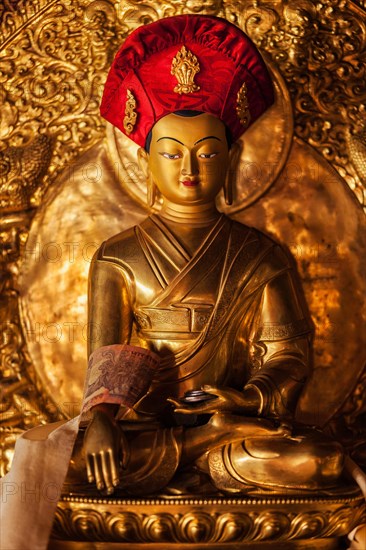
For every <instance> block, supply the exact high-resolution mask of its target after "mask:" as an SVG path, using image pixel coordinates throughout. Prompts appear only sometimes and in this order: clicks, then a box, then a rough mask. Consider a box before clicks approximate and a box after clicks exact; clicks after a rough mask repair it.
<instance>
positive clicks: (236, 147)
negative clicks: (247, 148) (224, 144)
mask: <svg viewBox="0 0 366 550" xmlns="http://www.w3.org/2000/svg"><path fill="white" fill-rule="evenodd" d="M242 150H243V143H242V142H241V141H236V142H235V143H233V144H232V145H231V147H230V151H229V162H230V171H231V172H235V171H236V170H237V167H238V163H239V160H240V155H241V153H242Z"/></svg>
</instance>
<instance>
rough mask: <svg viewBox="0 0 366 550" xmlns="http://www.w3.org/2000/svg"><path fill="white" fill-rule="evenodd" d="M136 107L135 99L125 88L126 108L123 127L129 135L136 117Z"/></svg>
mask: <svg viewBox="0 0 366 550" xmlns="http://www.w3.org/2000/svg"><path fill="white" fill-rule="evenodd" d="M135 108H136V99H135V98H134V96H133V94H132V92H131V91H130V90H127V99H126V109H125V117H124V119H123V127H124V129H125V130H126V134H127V135H128V136H129V135H130V133H131V132H132V130H133V128H134V126H135V124H136V119H137V113H136V111H135Z"/></svg>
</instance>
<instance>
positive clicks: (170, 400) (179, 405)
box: [167, 397, 182, 408]
mask: <svg viewBox="0 0 366 550" xmlns="http://www.w3.org/2000/svg"><path fill="white" fill-rule="evenodd" d="M167 401H169V403H171V404H172V405H174V407H175V408H177V407H181V406H182V403H181V402H180V401H179V400H178V399H173V398H172V397H168V399H167Z"/></svg>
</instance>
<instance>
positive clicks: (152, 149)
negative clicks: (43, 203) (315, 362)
mask: <svg viewBox="0 0 366 550" xmlns="http://www.w3.org/2000/svg"><path fill="white" fill-rule="evenodd" d="M168 29H169V33H170V34H167V30H168ZM172 37H173V38H172ZM223 37H224V38H223ZM154 40H156V41H157V42H158V46H157V47H156V48H152V49H151V50H150V51H147V50H146V49H145V51H144V52H143V53H141V51H142V50H141V49H143V48H145V46H146V44H149V43H153V41H154ZM195 42H197V44H196V46H194V43H195ZM206 43H207V44H209V45H208V46H207V45H206ZM157 52H158V53H157ZM138 54H139V55H140V58H138V57H137V55H138ZM215 67H218V68H219V71H218V74H217V75H215V77H214V78H215V80H213V79H211V76H212V74H211V71H212V69H215ZM154 71H155V72H154ZM156 71H157V72H159V73H160V72H161V74H162V81H161V82H158V83H157V82H156V79H155V75H156ZM230 75H234V76H232V80H230V79H229V76H230ZM170 81H171V82H170ZM173 84H174V85H173ZM147 100H149V101H150V105H149V104H148V103H147ZM272 101H273V90H272V87H271V82H270V77H269V74H268V72H267V70H266V68H265V65H264V63H263V61H262V59H261V57H260V55H259V53H258V52H257V50H256V49H255V47H254V46H253V44H252V43H251V42H250V41H249V40H248V39H247V37H246V36H245V35H244V34H243V33H242V32H241V31H240V30H239V29H237V28H236V27H234V26H233V25H231V24H229V23H227V22H226V21H223V20H220V19H216V18H210V17H200V16H181V17H175V18H170V19H169V18H168V19H165V20H161V21H159V22H156V23H153V24H151V25H147V26H145V27H141V28H139V29H137V30H136V31H135V32H134V33H132V35H131V36H130V37H129V39H128V40H127V41H126V43H125V44H124V45H123V46H122V48H121V50H120V51H119V52H118V54H117V56H116V58H115V61H114V64H113V66H112V69H111V71H110V74H109V77H108V79H107V83H106V87H105V95H104V99H103V103H102V113H103V116H104V117H105V118H107V120H109V121H111V122H112V123H114V124H115V125H116V126H117V127H119V128H120V129H121V130H122V131H123V132H124V133H125V134H126V135H128V136H129V137H131V139H133V140H134V141H135V142H136V143H138V144H140V145H142V146H141V148H140V149H139V152H138V157H139V159H138V160H139V165H140V168H141V169H142V171H143V173H144V174H145V177H146V180H147V182H148V189H149V191H148V195H149V202H150V206H153V204H154V202H155V200H156V196H157V193H159V194H160V196H161V198H162V207H161V210H160V211H159V213H154V214H152V215H150V216H149V217H148V218H147V219H146V220H145V221H143V222H142V223H141V224H140V225H138V226H135V227H133V228H131V229H130V230H127V231H125V232H122V233H121V234H118V235H116V236H115V237H112V238H111V239H109V240H108V241H106V242H105V243H104V244H103V245H102V246H101V247H100V249H99V250H98V252H97V254H96V255H95V257H94V260H93V262H92V265H91V268H90V285H89V321H90V322H89V326H90V327H91V328H90V334H89V355H90V357H91V366H90V369H92V370H93V369H94V370H93V372H92V375H91V377H90V376H89V378H90V380H92V383H91V381H90V380H89V381H88V383H89V384H90V388H91V389H90V391H89V392H87V394H86V395H87V396H88V395H91V394H92V395H93V399H92V400H91V402H90V403H88V406H87V407H86V409H85V412H88V413H89V416H90V418H91V420H90V422H89V424H88V427H87V429H86V432H85V435H83V434H82V433H80V434H79V441H78V443H77V445H76V450H75V451H74V455H73V458H72V460H71V465H70V469H69V474H68V479H67V483H71V484H72V485H75V483H77V482H79V483H80V482H82V481H84V482H86V480H88V481H89V482H95V483H96V486H97V488H98V489H99V490H100V491H102V492H104V493H105V494H112V493H113V492H114V489H115V487H118V490H121V491H122V492H125V493H127V494H131V495H146V494H154V493H156V492H161V491H164V490H165V491H167V492H168V493H169V492H171V494H181V493H189V492H192V491H193V492H194V491H197V490H198V491H202V490H205V491H211V492H214V491H215V490H220V491H223V492H229V493H240V492H248V491H255V490H256V488H260V489H261V490H263V489H264V488H265V489H269V490H271V489H275V488H277V489H278V488H282V489H286V490H291V489H296V490H297V491H298V490H302V489H304V490H312V489H315V490H319V489H321V488H326V487H331V486H334V484H335V483H336V481H337V479H338V478H339V476H340V474H341V471H342V465H343V451H342V448H341V446H340V445H339V444H338V443H336V442H334V441H333V440H331V439H329V438H327V437H326V436H325V435H324V434H322V433H321V432H320V431H317V430H315V429H311V428H305V427H303V428H300V427H297V426H294V425H293V423H292V418H293V413H294V410H295V406H296V403H297V400H298V397H299V395H300V392H301V389H302V387H303V385H304V383H305V381H306V378H307V375H308V373H309V362H310V355H311V353H310V343H311V325H310V323H309V320H308V315H307V313H306V308H305V307H304V304H303V301H302V299H301V295H300V293H299V287H298V281H297V279H296V275H295V273H294V269H293V266H292V262H291V259H290V258H289V257H288V256H287V255H286V253H285V252H284V250H283V249H282V248H281V246H280V245H278V244H277V243H275V242H273V241H272V240H271V239H270V238H269V237H267V236H265V235H264V234H262V233H261V232H259V231H257V230H255V229H252V228H249V227H246V226H244V225H242V224H239V223H236V222H233V221H232V220H230V219H229V218H228V217H226V216H225V215H222V214H220V213H219V212H218V210H217V208H216V204H215V198H216V196H217V194H218V193H219V191H220V190H221V189H222V188H224V192H225V199H226V201H227V203H230V202H231V197H232V191H231V183H230V163H231V162H232V160H233V158H235V156H236V153H237V145H236V144H235V143H232V141H234V140H235V139H236V138H237V137H238V136H239V135H240V134H241V133H243V131H244V130H245V129H246V128H247V127H248V125H249V123H250V122H253V121H254V120H255V119H256V118H258V116H260V114H261V113H262V112H263V111H264V110H265V109H266V108H267V107H268V106H269V105H270V104H271V102H272ZM178 107H179V108H178ZM192 107H195V108H194V109H192ZM121 113H124V117H123V116H121ZM220 113H221V114H220ZM225 122H227V124H225ZM141 348H142V349H143V350H149V351H150V352H152V355H154V356H155V357H156V356H158V357H159V359H160V363H159V366H158V367H157V368H156V370H155V372H154V373H153V375H152V381H151V384H150V386H149V388H148V391H145V392H143V394H142V395H139V399H137V400H136V402H135V403H134V404H133V405H131V404H130V406H126V401H125V400H124V399H123V398H122V397H121V394H122V393H123V390H122V389H121V388H123V386H124V385H125V384H126V376H127V378H128V373H127V375H126V374H124V375H123V374H121V373H119V372H118V371H119V370H120V369H122V368H123V365H122V364H121V360H120V359H119V354H120V352H121V350H125V352H126V353H127V354H128V351H129V350H131V349H132V353H133V350H139V349H141ZM95 354H97V357H96V356H95ZM123 357H124V359H123V360H124V361H127V360H128V359H126V357H127V356H126V354H125V355H123ZM145 359H146V357H145V356H143V359H142V362H144V361H145ZM123 360H122V361H123ZM95 365H96V366H95ZM101 373H103V375H101ZM141 376H142V375H141ZM98 384H99V386H100V387H99V391H98ZM87 388H88V384H87ZM82 439H83V441H82ZM121 464H122V465H123V466H122V469H121V468H120V466H121ZM299 466H301V467H300V468H299ZM192 468H193V470H194V472H192ZM188 472H189V473H188ZM187 480H188V481H187ZM203 480H204V482H203ZM202 487H204V489H202Z"/></svg>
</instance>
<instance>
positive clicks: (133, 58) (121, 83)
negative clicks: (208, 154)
mask: <svg viewBox="0 0 366 550" xmlns="http://www.w3.org/2000/svg"><path fill="white" fill-rule="evenodd" d="M183 45H184V46H185V47H186V48H187V50H189V51H191V52H192V53H193V54H194V55H195V56H196V57H197V59H198V62H199V64H200V71H199V72H198V73H197V74H196V76H195V79H194V82H195V83H196V84H197V85H198V86H199V87H200V89H199V90H198V91H195V92H191V93H183V94H179V93H177V92H174V88H175V86H176V85H177V78H176V77H175V76H174V75H172V74H171V66H172V61H173V58H174V57H175V56H176V54H177V53H178V52H179V51H180V49H181V47H182V46H183ZM244 82H245V83H246V88H247V98H248V105H249V111H250V124H251V123H253V122H254V121H255V120H256V119H257V118H258V117H259V116H260V115H261V114H262V113H263V112H264V111H265V110H266V109H267V108H268V107H269V106H270V105H271V104H272V103H273V86H272V82H271V78H270V76H269V73H268V70H267V68H266V66H265V64H264V62H263V60H262V58H261V56H260V54H259V52H258V50H257V49H256V47H255V46H254V44H253V43H252V41H251V40H250V39H249V38H248V37H247V36H246V35H245V34H244V33H243V32H242V31H241V30H240V29H239V28H238V27H236V26H235V25H232V24H231V23H229V22H228V21H226V20H225V19H221V18H218V17H209V16H204V15H181V16H176V17H168V18H165V19H160V20H159V21H156V22H154V23H150V24H149V25H145V26H142V27H139V28H137V29H136V30H135V31H134V32H132V33H131V35H130V36H129V37H128V38H127V40H126V41H125V42H124V44H123V45H122V47H121V48H120V50H119V51H118V53H117V55H116V57H115V59H114V61H113V64H112V67H111V69H110V71H109V74H108V78H107V81H106V84H105V89H104V95H103V99H102V104H101V114H102V116H103V117H104V118H105V119H107V120H108V121H109V122H111V123H112V124H113V125H114V126H117V128H119V129H120V130H121V131H122V132H123V133H125V134H126V131H125V129H124V126H123V119H124V116H125V109H126V98H127V90H130V91H131V92H132V94H133V96H134V98H135V99H136V108H135V111H136V113H137V119H136V124H135V125H134V127H133V131H132V132H131V133H130V134H129V137H130V138H131V139H132V140H133V141H135V142H136V143H137V144H139V145H141V146H142V147H144V145H145V140H146V136H147V134H148V132H149V131H150V130H151V128H152V126H153V125H154V124H155V122H157V121H158V120H159V119H160V118H162V117H163V116H165V115H167V114H169V113H172V112H174V111H177V110H181V109H191V110H197V111H203V112H206V113H210V114H213V115H215V116H217V117H218V118H220V119H221V120H222V121H223V122H224V123H225V124H226V125H227V126H228V127H229V129H230V130H231V134H232V137H233V140H234V141H235V140H236V139H238V138H239V137H240V135H241V134H242V133H243V132H244V131H245V129H246V128H245V127H244V126H243V125H242V124H241V122H240V120H239V117H238V114H237V111H236V107H237V94H238V91H239V90H240V88H241V86H242V85H243V83H244Z"/></svg>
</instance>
